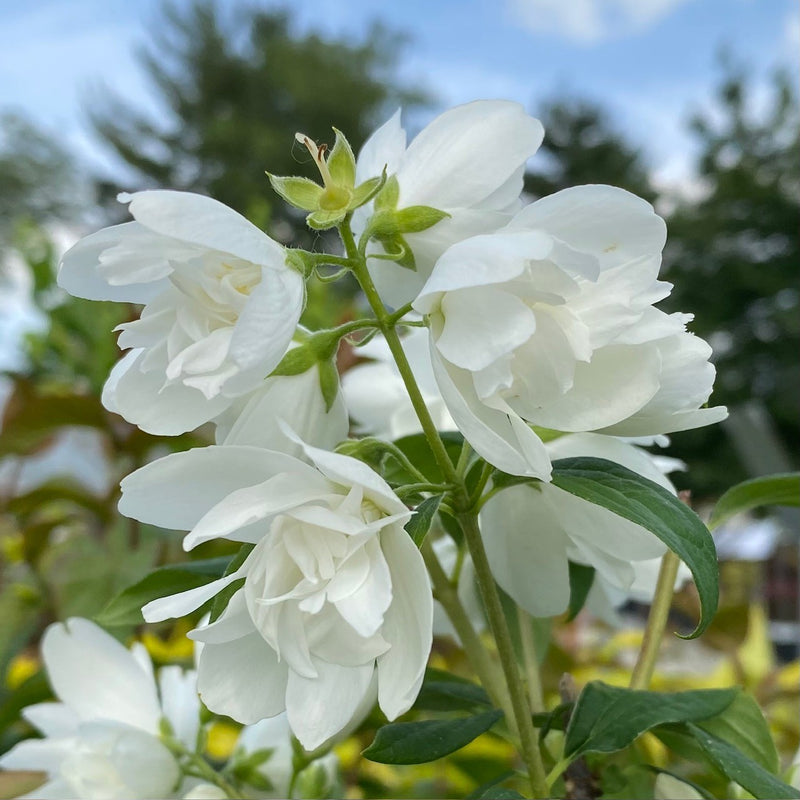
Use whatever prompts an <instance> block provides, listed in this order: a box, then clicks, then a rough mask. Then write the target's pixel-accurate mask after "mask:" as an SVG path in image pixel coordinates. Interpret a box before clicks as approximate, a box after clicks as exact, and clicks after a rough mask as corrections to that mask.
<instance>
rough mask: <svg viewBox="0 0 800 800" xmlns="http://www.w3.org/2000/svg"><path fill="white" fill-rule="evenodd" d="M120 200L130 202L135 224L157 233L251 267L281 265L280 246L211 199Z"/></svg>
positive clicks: (180, 195) (173, 195) (160, 195)
mask: <svg viewBox="0 0 800 800" xmlns="http://www.w3.org/2000/svg"><path fill="white" fill-rule="evenodd" d="M120 199H122V200H123V202H125V201H127V200H128V199H129V200H130V206H129V208H130V212H131V214H133V216H134V218H135V219H136V220H137V222H140V223H141V224H142V225H144V226H145V227H147V228H149V229H150V230H151V231H155V232H156V233H161V234H163V235H164V236H171V237H173V238H175V239H180V240H181V241H184V242H190V243H192V244H195V245H200V246H202V247H208V248H210V249H212V250H219V251H221V252H223V253H230V254H231V255H234V256H237V257H238V258H241V259H243V260H245V261H250V262H252V263H253V264H272V265H274V266H278V265H283V264H284V261H285V258H286V256H285V251H284V249H283V247H281V246H280V245H279V244H278V243H277V242H275V241H273V240H272V239H270V238H269V236H267V235H266V234H265V233H263V232H262V231H260V230H259V229H258V228H256V226H255V225H253V224H252V223H251V222H248V220H246V219H245V218H244V217H243V216H242V215H241V214H238V213H237V212H236V211H234V210H233V209H232V208H228V206H226V205H224V204H222V203H220V202H218V201H217V200H213V199H212V198H210V197H204V196H203V195H200V194H192V193H191V192H174V191H163V190H158V191H145V192H136V193H135V194H133V195H126V196H124V197H121V198H120Z"/></svg>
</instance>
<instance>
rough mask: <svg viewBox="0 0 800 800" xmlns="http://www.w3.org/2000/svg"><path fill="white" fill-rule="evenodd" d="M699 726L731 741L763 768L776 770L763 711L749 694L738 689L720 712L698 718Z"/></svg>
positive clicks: (775, 752) (774, 756)
mask: <svg viewBox="0 0 800 800" xmlns="http://www.w3.org/2000/svg"><path fill="white" fill-rule="evenodd" d="M698 726H699V727H701V728H702V729H703V730H705V731H706V732H708V733H710V734H713V735H714V736H716V737H718V738H720V739H722V740H723V741H726V742H728V743H729V744H731V745H733V746H734V747H736V748H737V749H738V750H739V751H741V752H742V753H744V754H745V755H746V756H747V757H748V758H750V759H752V760H753V761H755V762H756V763H757V764H760V765H761V766H762V767H764V769H766V770H768V771H769V772H772V773H774V774H776V775H777V774H778V770H779V768H780V760H779V758H778V751H777V749H776V747H775V742H774V741H773V740H772V735H771V734H770V732H769V726H768V725H767V721H766V720H765V719H764V714H763V713H762V712H761V709H760V708H759V706H758V703H757V702H756V701H755V699H754V698H753V697H752V695H749V694H747V693H746V692H742V691H740V692H739V693H738V694H737V695H736V697H735V699H734V701H733V702H732V703H731V704H730V705H729V706H728V707H727V708H726V709H725V710H724V711H723V712H722V713H721V714H719V715H718V716H716V717H712V718H711V719H707V720H704V721H703V722H698Z"/></svg>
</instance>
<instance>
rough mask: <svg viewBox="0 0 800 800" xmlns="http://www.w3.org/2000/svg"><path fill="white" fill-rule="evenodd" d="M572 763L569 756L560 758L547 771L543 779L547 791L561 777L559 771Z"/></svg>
mask: <svg viewBox="0 0 800 800" xmlns="http://www.w3.org/2000/svg"><path fill="white" fill-rule="evenodd" d="M571 763H572V759H571V758H562V759H561V760H560V761H559V762H558V763H557V764H556V765H555V766H554V767H553V769H551V770H550V772H548V773H547V777H546V778H545V781H546V783H547V790H548V792H549V791H550V789H551V788H552V787H553V784H554V783H555V782H556V781H557V780H558V779H559V778H560V777H561V773H562V772H563V771H564V770H565V769H566V768H567V767H568V766H569V765H570V764H571Z"/></svg>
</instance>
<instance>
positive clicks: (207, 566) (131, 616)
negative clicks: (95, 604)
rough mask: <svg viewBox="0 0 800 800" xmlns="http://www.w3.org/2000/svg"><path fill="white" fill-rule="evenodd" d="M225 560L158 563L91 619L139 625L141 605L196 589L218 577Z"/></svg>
mask: <svg viewBox="0 0 800 800" xmlns="http://www.w3.org/2000/svg"><path fill="white" fill-rule="evenodd" d="M229 562H230V559H229V558H210V559H207V560H205V561H187V562H186V563H184V564H177V565H175V566H169V567H160V568H159V569H156V570H154V571H153V572H151V573H150V574H149V575H147V576H145V577H144V578H142V580H140V581H138V582H137V583H134V584H133V586H129V587H128V588H127V589H123V591H122V592H120V593H119V594H118V595H117V596H116V597H114V598H112V600H111V601H110V602H109V603H108V604H107V605H106V606H105V608H104V609H103V610H102V611H101V612H100V613H99V614H98V615H97V617H96V618H95V621H96V622H97V623H98V624H99V625H102V626H104V627H109V628H113V627H115V626H117V625H140V624H141V623H142V622H144V618H143V617H142V606H144V605H146V604H147V603H149V602H150V601H151V600H156V599H158V598H159V597H166V596H167V595H170V594H177V593H178V592H185V591H187V590H189V589H196V588H197V587H198V586H203V585H204V584H206V583H209V582H210V581H212V580H215V579H216V578H219V577H221V576H222V574H223V573H224V572H225V569H226V567H227V565H228V564H229Z"/></svg>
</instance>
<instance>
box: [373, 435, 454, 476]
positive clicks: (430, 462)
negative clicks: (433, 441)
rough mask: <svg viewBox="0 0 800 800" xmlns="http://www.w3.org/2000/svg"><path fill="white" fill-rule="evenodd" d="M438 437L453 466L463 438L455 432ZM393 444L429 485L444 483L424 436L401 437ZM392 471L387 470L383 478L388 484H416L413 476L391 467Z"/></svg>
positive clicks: (398, 468)
mask: <svg viewBox="0 0 800 800" xmlns="http://www.w3.org/2000/svg"><path fill="white" fill-rule="evenodd" d="M440 436H441V438H442V441H443V442H444V446H445V448H446V450H447V454H448V455H449V456H450V460H451V461H452V462H453V465H454V466H455V464H456V462H457V461H458V456H459V454H460V453H461V447H462V445H463V443H464V437H463V436H462V435H461V434H460V433H456V432H455V431H443V432H442V433H441V434H440ZM394 444H395V446H396V447H397V448H399V449H400V450H401V451H402V452H403V453H404V454H405V455H406V456H407V457H408V459H409V461H411V463H412V464H413V465H414V466H415V467H416V468H417V469H418V470H419V471H420V472H421V473H422V474H423V475H424V476H425V477H426V478H427V479H428V480H429V481H430V482H431V483H443V482H444V475H442V471H441V469H440V468H439V465H438V464H437V463H436V457H435V456H434V454H433V450H431V447H430V445H429V444H428V440H427V439H426V438H425V434H422V433H415V434H412V435H411V436H402V437H401V438H399V439H397V440H396V441H395V442H394ZM392 469H393V471H392V472H390V471H388V470H387V473H386V475H385V476H384V477H385V478H386V480H387V481H388V482H389V483H395V484H399V483H416V480H415V478H414V476H413V475H409V474H408V473H407V472H406V471H405V470H403V469H401V468H400V467H397V468H395V467H393V468H392Z"/></svg>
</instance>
